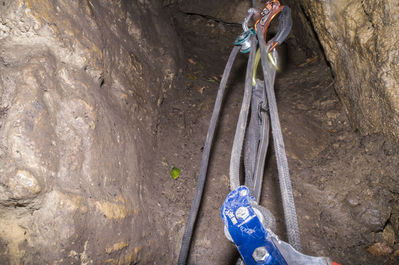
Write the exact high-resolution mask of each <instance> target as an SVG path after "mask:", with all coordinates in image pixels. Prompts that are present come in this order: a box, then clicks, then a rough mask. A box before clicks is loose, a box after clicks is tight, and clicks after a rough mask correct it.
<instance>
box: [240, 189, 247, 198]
mask: <svg viewBox="0 0 399 265" xmlns="http://www.w3.org/2000/svg"><path fill="white" fill-rule="evenodd" d="M247 194H248V191H247V190H240V196H241V197H244V196H247Z"/></svg>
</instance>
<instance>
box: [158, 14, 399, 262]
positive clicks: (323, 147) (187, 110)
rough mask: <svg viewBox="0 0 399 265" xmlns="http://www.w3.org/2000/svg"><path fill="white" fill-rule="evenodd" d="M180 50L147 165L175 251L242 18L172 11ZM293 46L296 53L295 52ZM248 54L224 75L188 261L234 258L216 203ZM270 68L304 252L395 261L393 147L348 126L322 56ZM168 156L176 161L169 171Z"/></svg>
mask: <svg viewBox="0 0 399 265" xmlns="http://www.w3.org/2000/svg"><path fill="white" fill-rule="evenodd" d="M175 19H176V23H177V26H178V27H179V29H180V35H181V37H182V42H183V46H184V47H185V50H184V53H185V56H186V59H187V62H186V69H184V87H181V89H180V90H179V92H178V93H177V94H176V95H175V96H173V97H168V98H166V99H165V100H164V102H163V103H162V105H161V117H160V119H159V125H158V130H157V139H158V140H157V146H156V153H157V155H156V156H155V157H154V161H155V162H154V168H153V173H154V176H155V177H156V178H157V180H158V183H162V184H161V185H159V188H158V189H159V195H160V196H159V205H160V206H162V208H164V207H166V208H167V211H166V213H164V214H163V218H164V222H165V223H167V225H168V226H169V227H170V230H169V235H168V236H169V239H170V242H172V243H171V246H169V250H170V251H172V252H173V255H174V257H175V260H177V255H178V252H179V249H180V243H181V238H182V235H183V231H184V227H185V222H186V220H187V217H188V214H189V210H190V206H191V200H192V198H193V195H194V190H195V187H196V183H197V182H196V179H197V176H198V172H199V166H200V163H201V151H202V148H203V144H204V141H205V137H206V133H207V129H208V125H209V120H210V117H211V114H212V110H213V105H214V100H215V98H216V93H217V89H218V84H219V81H220V78H221V74H222V73H223V69H224V65H225V63H226V61H227V57H228V54H229V51H230V50H231V48H232V44H231V43H232V40H234V38H235V36H236V35H237V34H238V33H239V32H240V27H239V26H237V25H233V24H222V23H220V22H217V21H213V20H211V19H207V18H203V17H200V16H192V15H191V16H188V15H183V14H176V17H175ZM298 54H299V53H298ZM246 56H247V55H241V56H240V59H239V60H238V61H237V62H236V67H235V68H234V69H233V73H232V77H231V78H230V82H229V84H230V85H229V87H228V92H227V95H226V97H225V104H224V107H223V110H222V119H221V120H220V122H219V128H218V130H217V135H216V141H215V143H214V147H213V152H212V156H211V162H210V167H209V171H208V178H207V183H206V187H205V192H204V197H203V201H202V208H201V212H200V214H199V221H198V222H197V226H196V232H195V238H194V243H193V245H192V248H191V254H190V261H189V264H196V265H201V264H234V262H235V260H236V258H237V252H236V250H235V248H234V246H233V245H232V244H231V243H230V242H229V241H228V240H227V239H226V238H225V236H224V233H223V223H222V220H221V218H220V208H221V205H222V203H223V201H224V199H225V197H226V195H227V194H228V192H229V186H228V185H229V181H228V170H229V161H230V151H231V147H232V141H233V137H234V132H235V125H236V122H237V118H238V113H239V110H240V107H241V100H242V94H243V88H244V83H243V81H244V75H245V66H246ZM289 56H291V57H294V58H293V60H291V61H292V62H293V63H292V64H290V65H289V66H287V67H286V68H285V69H284V70H283V71H282V72H281V73H279V74H278V75H277V78H276V87H275V90H276V96H277V101H278V108H279V114H280V121H281V126H282V130H283V134H284V140H285V144H286V150H287V155H288V162H289V167H290V173H291V178H292V183H293V188H294V197H295V201H296V207H297V214H298V221H299V228H300V232H301V239H302V245H303V249H304V253H305V254H309V255H317V256H329V257H331V258H332V259H333V260H334V261H336V262H339V263H341V264H398V263H397V262H398V260H397V256H398V255H399V251H397V249H398V246H397V245H396V242H395V233H394V231H395V227H397V225H398V223H397V219H395V218H397V216H398V215H397V213H398V212H399V211H398V209H396V208H395V203H396V202H397V198H398V194H399V193H398V187H397V184H396V183H397V182H396V179H395V178H397V177H396V168H397V167H398V161H399V160H398V158H399V150H398V149H397V148H396V147H395V146H394V145H392V144H390V143H389V142H387V141H385V140H384V139H383V138H382V137H380V136H378V135H371V136H361V135H360V134H359V133H358V132H356V131H354V130H353V129H351V127H350V124H349V121H348V120H347V118H346V115H345V111H344V109H343V107H342V105H341V103H340V101H339V99H338V98H337V96H336V94H335V92H334V87H333V85H334V83H333V79H332V77H331V73H330V70H329V68H328V66H327V65H326V63H325V62H324V59H323V58H306V57H300V56H299V55H297V54H292V52H291V55H289ZM271 146H272V144H271V145H270V147H269V151H268V160H267V162H266V163H267V164H266V172H265V176H264V184H263V191H262V199H261V204H262V205H264V206H266V207H267V208H268V209H270V210H271V211H272V213H273V214H274V215H275V217H276V219H277V229H276V231H275V232H276V233H277V234H278V235H279V236H280V238H282V239H283V240H286V235H285V231H284V229H285V226H284V221H283V215H282V206H281V200H280V193H279V186H278V180H277V169H276V165H275V157H274V150H273V148H272V147H271ZM172 166H176V167H178V168H180V169H181V170H182V173H181V175H180V177H179V178H178V179H176V180H174V179H172V178H171V177H170V175H169V171H170V169H171V167H172Z"/></svg>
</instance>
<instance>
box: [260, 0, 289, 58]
mask: <svg viewBox="0 0 399 265" xmlns="http://www.w3.org/2000/svg"><path fill="white" fill-rule="evenodd" d="M283 9H284V6H283V5H280V2H279V1H278V0H270V1H268V2H267V3H266V6H265V8H264V9H263V11H262V12H261V14H262V16H261V17H260V18H259V19H258V20H257V21H256V22H255V30H256V31H257V27H258V24H260V26H261V29H262V32H263V37H264V39H265V42H266V33H267V30H268V28H269V26H270V23H271V22H272V20H273V19H274V18H275V17H276V15H277V14H278V13H280V12H281V10H283ZM277 45H278V42H275V43H273V45H272V46H271V47H270V49H269V52H270V51H271V50H273V49H274V48H275V47H276V46H277Z"/></svg>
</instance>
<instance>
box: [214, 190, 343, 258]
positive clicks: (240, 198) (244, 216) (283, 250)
mask: <svg viewBox="0 0 399 265" xmlns="http://www.w3.org/2000/svg"><path fill="white" fill-rule="evenodd" d="M256 205H257V204H256V201H255V198H254V197H253V196H251V195H250V193H249V190H248V188H247V187H245V186H240V187H238V188H237V189H235V190H233V191H232V192H230V193H229V195H227V198H226V200H225V201H224V203H223V206H222V212H221V215H222V219H223V222H224V225H225V234H226V237H227V238H228V239H229V240H231V241H233V242H234V244H235V245H236V246H237V248H238V251H239V252H240V254H241V257H242V259H243V261H244V262H245V264H246V265H339V264H338V263H335V262H332V261H331V260H330V259H329V258H326V257H312V256H307V255H304V254H302V253H300V252H298V251H297V250H295V249H294V248H293V247H292V246H291V245H290V244H288V243H286V242H284V241H281V240H280V239H279V238H278V237H277V235H275V234H274V233H273V232H272V231H271V230H269V229H266V228H265V227H264V226H263V224H262V221H261V220H260V218H263V217H262V214H261V213H260V212H259V211H258V210H257V209H256V208H254V207H252V206H256Z"/></svg>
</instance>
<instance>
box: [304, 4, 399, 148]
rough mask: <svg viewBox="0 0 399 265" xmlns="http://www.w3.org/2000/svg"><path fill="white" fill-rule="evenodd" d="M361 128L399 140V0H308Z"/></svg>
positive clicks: (342, 94) (343, 97) (307, 6)
mask: <svg viewBox="0 0 399 265" xmlns="http://www.w3.org/2000/svg"><path fill="white" fill-rule="evenodd" d="M301 5H302V7H303V8H304V10H305V12H306V14H307V16H308V17H309V18H310V20H311V22H312V24H313V26H314V29H315V31H316V32H317V35H318V37H319V39H320V42H321V44H322V46H323V48H324V51H325V54H326V57H327V59H328V61H329V62H330V64H331V67H332V71H333V73H334V75H335V80H336V84H335V88H336V91H337V93H338V95H339V97H340V98H341V100H342V102H343V104H344V106H345V108H346V110H347V113H348V116H349V117H350V119H351V121H352V124H353V126H354V127H355V128H358V129H359V130H360V132H361V133H363V134H370V133H375V132H383V133H384V134H385V135H387V136H389V137H391V138H393V139H395V140H396V141H399V92H398V91H399V90H398V88H399V40H398V39H399V33H398V28H399V17H398V13H399V5H398V2H397V1H396V0H386V1H381V0H349V1H348V0H336V1H317V0H302V1H301Z"/></svg>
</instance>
